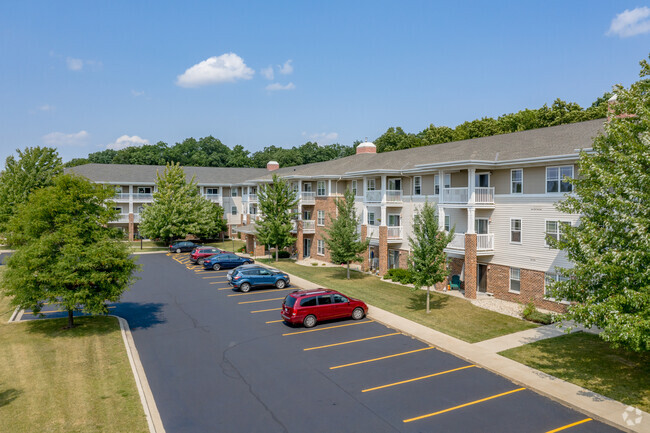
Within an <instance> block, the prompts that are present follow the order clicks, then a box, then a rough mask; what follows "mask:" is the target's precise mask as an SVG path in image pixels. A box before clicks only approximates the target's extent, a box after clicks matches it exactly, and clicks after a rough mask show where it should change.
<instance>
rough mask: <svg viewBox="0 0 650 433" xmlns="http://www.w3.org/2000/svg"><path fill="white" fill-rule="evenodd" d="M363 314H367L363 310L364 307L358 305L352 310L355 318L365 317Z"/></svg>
mask: <svg viewBox="0 0 650 433" xmlns="http://www.w3.org/2000/svg"><path fill="white" fill-rule="evenodd" d="M363 316H365V314H364V312H363V308H359V307H357V308H355V309H354V311H352V318H353V319H354V320H360V319H363Z"/></svg>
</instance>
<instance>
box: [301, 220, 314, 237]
mask: <svg viewBox="0 0 650 433" xmlns="http://www.w3.org/2000/svg"><path fill="white" fill-rule="evenodd" d="M302 232H303V233H307V234H310V233H316V221H314V220H303V221H302Z"/></svg>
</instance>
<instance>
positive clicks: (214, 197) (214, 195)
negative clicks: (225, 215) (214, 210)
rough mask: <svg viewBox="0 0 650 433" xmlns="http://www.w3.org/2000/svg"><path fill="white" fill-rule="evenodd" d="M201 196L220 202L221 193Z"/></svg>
mask: <svg viewBox="0 0 650 433" xmlns="http://www.w3.org/2000/svg"><path fill="white" fill-rule="evenodd" d="M203 197H205V198H206V199H208V200H210V201H216V202H221V194H203Z"/></svg>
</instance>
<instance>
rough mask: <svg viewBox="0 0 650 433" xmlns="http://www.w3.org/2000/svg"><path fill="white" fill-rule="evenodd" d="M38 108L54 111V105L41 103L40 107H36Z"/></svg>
mask: <svg viewBox="0 0 650 433" xmlns="http://www.w3.org/2000/svg"><path fill="white" fill-rule="evenodd" d="M38 109H39V110H41V111H54V109H55V107H54V105H50V104H43V105H41V106H40V107H38Z"/></svg>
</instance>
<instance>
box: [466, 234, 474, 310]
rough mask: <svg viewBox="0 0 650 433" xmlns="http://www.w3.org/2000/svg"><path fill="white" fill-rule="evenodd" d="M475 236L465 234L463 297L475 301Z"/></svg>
mask: <svg viewBox="0 0 650 433" xmlns="http://www.w3.org/2000/svg"><path fill="white" fill-rule="evenodd" d="M476 265H477V261H476V234H474V233H465V297H466V298H469V299H476V282H477V281H476V278H477V275H476V273H477V269H476Z"/></svg>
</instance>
